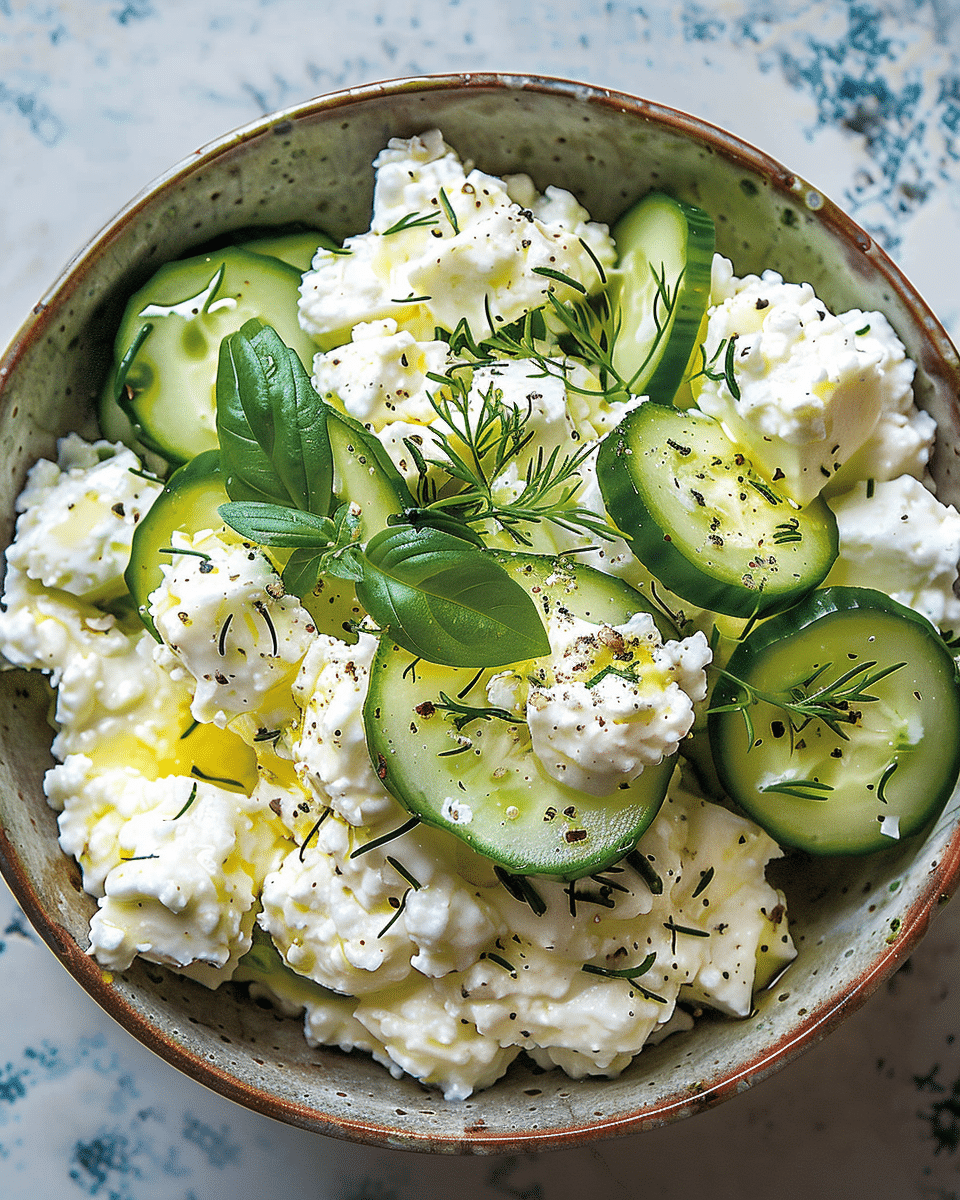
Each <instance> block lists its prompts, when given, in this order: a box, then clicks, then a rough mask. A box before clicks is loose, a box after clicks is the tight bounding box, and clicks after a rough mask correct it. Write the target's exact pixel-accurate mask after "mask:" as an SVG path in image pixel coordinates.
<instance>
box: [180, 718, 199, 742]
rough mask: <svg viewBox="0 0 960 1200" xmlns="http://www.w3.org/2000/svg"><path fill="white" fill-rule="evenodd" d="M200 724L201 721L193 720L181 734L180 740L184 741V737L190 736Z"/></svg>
mask: <svg viewBox="0 0 960 1200" xmlns="http://www.w3.org/2000/svg"><path fill="white" fill-rule="evenodd" d="M199 724H200V722H199V721H191V722H190V724H189V725H188V726H187V727H186V729H185V730H184V731H183V733H181V734H180V741H181V742H182V741H183V739H184V738H188V737H189V736H190V734H191V733H193V731H194V730H195V729H196V727H197V726H198V725H199Z"/></svg>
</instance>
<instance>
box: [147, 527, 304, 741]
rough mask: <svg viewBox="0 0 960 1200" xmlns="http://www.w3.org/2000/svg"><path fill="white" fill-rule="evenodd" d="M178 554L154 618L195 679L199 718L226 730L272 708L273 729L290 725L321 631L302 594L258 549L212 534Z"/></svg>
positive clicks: (156, 596) (177, 541)
mask: <svg viewBox="0 0 960 1200" xmlns="http://www.w3.org/2000/svg"><path fill="white" fill-rule="evenodd" d="M173 549H174V550H175V551H179V553H175V554H173V555H172V556H171V557H172V558H173V560H174V561H173V562H172V563H171V564H170V565H169V566H168V565H165V566H164V567H163V568H162V569H163V577H164V578H163V584H162V586H161V587H159V588H157V590H156V591H155V592H153V593H152V594H151V596H150V616H151V618H152V619H153V623H154V626H155V627H156V630H157V632H158V633H159V635H160V637H161V638H162V639H163V644H164V646H165V647H166V648H167V650H168V651H169V652H170V654H171V655H173V656H174V659H175V661H176V663H178V664H179V665H180V666H181V667H182V668H183V669H184V670H185V671H186V672H187V673H188V674H189V675H191V676H192V677H193V680H194V681H195V689H194V696H193V704H192V705H191V711H192V713H193V716H194V718H195V719H196V720H197V721H201V722H207V721H213V722H214V724H216V725H220V726H224V725H226V724H227V722H228V721H230V720H231V719H232V718H233V717H236V716H237V715H238V714H240V713H253V712H256V711H257V710H264V713H263V715H265V716H266V718H267V725H268V726H271V725H273V724H276V723H277V721H281V722H282V720H283V719H284V716H285V715H286V712H287V711H288V710H289V708H290V704H289V692H290V686H291V684H292V682H293V679H294V678H295V676H296V672H297V669H298V667H299V664H300V660H301V659H302V658H303V656H304V654H306V652H307V649H308V647H309V645H310V643H311V641H312V640H313V637H314V634H315V632H316V630H315V628H314V626H313V623H312V620H311V618H310V615H309V614H308V613H307V611H306V610H305V609H304V608H303V607H302V605H301V604H300V601H299V600H298V599H297V598H296V597H295V596H286V595H285V594H284V589H283V584H282V583H281V582H280V577H279V576H278V575H277V573H276V571H275V570H274V568H273V566H272V565H271V564H270V562H269V561H268V559H267V558H266V556H265V555H264V554H263V552H262V551H261V550H259V549H258V548H256V547H251V546H250V545H247V544H245V543H235V542H226V541H224V540H223V538H222V537H221V536H220V535H219V534H217V533H215V532H213V531H210V530H205V531H203V532H202V533H200V534H198V535H196V536H194V537H193V538H187V537H184V536H182V535H177V536H176V537H175V538H174V540H173ZM271 698H272V699H273V701H274V703H273V705H271V702H270V701H271ZM272 708H276V709H277V710H278V711H277V712H274V711H272Z"/></svg>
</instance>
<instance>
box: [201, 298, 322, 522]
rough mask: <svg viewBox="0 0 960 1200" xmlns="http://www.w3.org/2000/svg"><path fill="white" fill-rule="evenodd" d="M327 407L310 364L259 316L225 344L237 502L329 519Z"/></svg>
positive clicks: (226, 431) (220, 388)
mask: <svg viewBox="0 0 960 1200" xmlns="http://www.w3.org/2000/svg"><path fill="white" fill-rule="evenodd" d="M324 409H325V404H324V401H323V400H322V399H321V398H320V396H319V395H318V394H317V392H316V391H315V390H314V388H313V385H312V384H311V383H310V377H309V375H307V373H306V371H305V370H304V368H303V364H302V363H301V362H300V359H299V358H298V357H297V355H296V353H295V352H294V351H293V350H290V349H289V348H288V347H287V346H285V345H284V343H283V341H282V340H281V339H280V337H279V336H278V335H277V334H276V333H275V331H274V330H273V329H271V328H270V326H269V325H264V324H263V323H262V322H260V321H258V320H256V319H254V320H250V321H247V322H246V323H245V324H244V325H243V326H242V327H241V328H240V329H239V330H237V331H236V332H235V333H232V334H229V335H228V336H227V337H225V338H224V339H223V341H222V342H221V343H220V360H219V365H218V369H217V436H218V438H219V441H220V465H221V469H222V471H223V478H224V481H225V484H226V489H227V495H228V496H229V497H230V499H231V501H243V502H250V501H253V502H265V503H270V504H276V505H281V506H284V507H290V508H293V509H299V510H301V511H303V512H304V513H310V514H314V515H318V516H324V515H326V513H328V512H329V510H330V506H331V498H332V494H333V456H332V453H331V450H330V438H329V435H328V433H327V422H326V419H325V415H324Z"/></svg>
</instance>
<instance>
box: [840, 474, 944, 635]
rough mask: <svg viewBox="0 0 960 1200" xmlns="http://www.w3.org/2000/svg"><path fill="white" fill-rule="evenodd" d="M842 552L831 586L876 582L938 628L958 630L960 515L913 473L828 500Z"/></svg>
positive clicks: (869, 584)
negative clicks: (957, 591)
mask: <svg viewBox="0 0 960 1200" xmlns="http://www.w3.org/2000/svg"><path fill="white" fill-rule="evenodd" d="M828 502H829V504H830V507H831V508H832V509H833V511H834V513H835V515H836V518H837V527H838V529H839V532H840V554H839V556H838V558H837V561H836V562H835V563H834V564H833V566H832V567H831V569H830V574H829V575H828V576H827V578H826V580H825V583H826V584H828V585H829V584H844V585H848V586H853V587H858V586H859V587H875V588H879V589H880V590H881V591H884V592H886V593H887V594H888V595H890V596H892V597H893V598H894V600H898V601H899V602H900V603H901V604H904V605H906V606H907V607H908V608H913V609H916V611H917V612H919V613H922V614H923V615H924V616H925V617H926V618H927V619H928V620H929V621H932V622H933V624H934V625H936V626H938V627H939V628H940V629H949V630H960V600H958V599H957V596H956V592H955V585H956V582H957V563H958V560H960V514H958V513H957V510H956V509H955V508H954V507H953V505H952V504H950V505H945V504H941V503H940V501H939V500H938V499H937V498H936V496H934V495H933V494H932V493H931V492H930V491H928V489H927V488H925V487H924V486H923V484H922V483H921V482H920V481H919V480H918V479H915V478H914V477H913V476H912V475H901V476H900V477H899V478H898V479H891V480H883V481H880V482H877V483H875V484H872V485H871V484H868V483H866V482H862V483H858V484H857V485H856V486H855V487H853V488H851V489H850V491H848V492H843V493H842V494H841V495H839V496H831V497H830V498H829V501H828Z"/></svg>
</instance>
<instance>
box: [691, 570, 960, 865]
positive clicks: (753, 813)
mask: <svg viewBox="0 0 960 1200" xmlns="http://www.w3.org/2000/svg"><path fill="white" fill-rule="evenodd" d="M870 638H873V639H874V640H873V641H870V640H868V639H870ZM884 640H885V641H886V642H887V649H886V652H884V650H883V643H884ZM791 647H793V649H794V651H795V653H796V656H797V664H796V671H795V673H794V674H793V676H792V678H793V679H794V680H799V679H801V678H803V677H805V676H808V675H809V674H810V672H811V671H812V670H813V666H814V665H815V664H816V663H818V662H822V661H825V660H826V661H831V662H836V663H837V672H836V674H839V673H840V672H841V671H843V670H846V669H848V668H849V667H850V666H851V665H855V663H856V659H855V658H854V657H852V656H853V655H855V654H856V655H858V656H859V657H860V659H861V661H874V660H875V661H876V662H877V669H880V668H881V667H883V666H885V665H888V664H891V663H894V662H901V661H904V662H906V664H907V665H906V666H905V667H903V668H901V670H900V671H897V672H894V673H893V674H892V675H890V676H888V677H887V679H885V680H881V681H879V682H878V683H877V684H876V685H874V687H872V688H871V689H870V692H871V694H874V695H878V696H879V700H878V701H877V702H874V703H878V704H889V705H890V706H891V707H892V706H893V703H894V701H896V702H897V708H896V709H895V711H896V712H897V713H898V715H900V714H905V715H904V716H903V717H902V719H903V720H906V719H908V718H909V716H910V715H911V714H913V716H914V717H915V719H921V720H922V722H923V727H924V733H923V737H922V739H921V741H920V742H919V744H918V745H917V746H916V747H915V748H913V747H911V746H907V747H902V746H901V747H897V746H896V743H895V742H893V743H892V744H893V746H894V749H893V750H892V751H891V750H890V749H889V748H890V745H891V742H889V741H888V742H887V743H886V747H887V750H886V751H884V752H883V753H877V747H876V746H871V743H870V740H869V734H868V733H866V732H863V731H862V730H861V729H860V727H859V726H851V728H850V730H849V733H848V737H849V741H847V742H842V741H841V740H840V739H837V738H836V736H835V735H832V734H830V732H829V730H826V728H825V727H823V726H822V725H821V723H820V722H811V723H810V724H809V725H808V726H807V728H806V729H805V730H803V731H802V734H801V736H802V738H803V739H804V741H805V743H806V745H805V748H804V751H802V753H804V754H806V755H807V756H808V758H810V757H812V758H815V759H818V760H819V761H820V763H821V764H823V763H824V762H825V761H826V759H827V758H829V759H830V761H831V762H833V761H834V760H833V756H832V755H830V752H829V749H827V747H831V746H834V745H835V748H837V749H839V750H840V752H841V757H840V758H839V759H837V760H836V761H837V762H843V756H848V759H847V760H848V762H849V763H850V767H849V771H850V775H849V776H848V780H847V783H846V786H844V785H843V783H842V781H841V779H840V777H839V776H837V777H835V780H834V787H835V790H834V792H831V793H827V794H826V795H827V798H826V799H824V800H806V799H800V798H797V797H791V796H786V795H783V794H777V793H766V794H764V793H762V792H760V791H759V787H758V783H757V780H758V777H759V776H760V774H761V772H763V771H764V768H765V767H767V765H768V764H769V772H768V773H772V774H774V775H776V773H777V771H778V770H782V768H783V767H784V766H785V765H786V763H787V762H788V761H790V758H791V756H790V753H789V748H788V746H787V749H786V753H784V752H782V751H780V752H778V746H779V745H780V744H784V743H786V739H787V737H788V736H789V734H787V735H784V736H782V737H780V738H776V737H771V733H772V731H773V730H772V721H773V720H776V719H782V721H783V722H784V724H785V723H786V719H787V718H786V714H784V713H783V712H782V711H780V710H779V709H774V708H772V707H771V706H769V705H767V704H765V703H764V702H762V701H761V702H759V703H758V704H757V705H755V706H753V708H752V714H753V720H754V725H755V738H756V739H759V741H757V740H755V741H754V744H753V746H752V747H749V746H748V745H747V737H746V727H745V725H744V722H743V718H742V716H741V715H740V714H739V713H736V712H734V713H720V712H716V711H711V712H710V715H709V717H708V734H709V739H710V745H711V749H712V754H713V760H714V762H715V764H716V767H717V772H718V774H719V776H720V780H721V782H722V784H723V786H724V788H725V790H726V792H727V794H728V795H729V796H730V797H731V798H732V799H733V800H734V801H736V802H737V803H738V804H739V805H740V806H741V807H742V808H743V809H744V811H746V812H747V814H748V815H749V816H750V817H752V819H753V820H755V821H756V822H757V823H758V824H759V825H761V826H762V827H763V828H764V829H765V830H766V831H767V832H768V833H769V834H770V836H771V837H773V838H774V839H775V840H777V841H778V842H780V844H781V845H785V846H792V847H794V848H796V849H799V850H803V851H806V852H807V853H809V854H813V855H863V854H871V853H875V852H877V851H880V850H885V849H887V850H889V849H890V848H891V847H892V846H896V845H898V844H899V842H898V840H897V839H892V838H890V837H888V836H885V835H883V834H881V833H880V822H879V821H878V820H877V818H878V817H879V816H880V815H884V816H898V817H899V820H900V828H899V832H900V840H902V839H904V838H907V837H910V836H912V835H914V834H916V833H919V832H920V831H921V830H922V829H923V828H925V827H926V826H927V825H928V824H929V822H930V821H931V820H933V819H934V818H935V817H936V816H937V814H938V813H939V812H940V811H941V810H942V808H943V806H944V804H945V803H946V802H947V800H948V799H949V797H950V795H951V793H952V792H953V790H954V788H955V786H956V783H957V779H958V777H960V675H958V671H957V665H956V663H955V662H954V659H953V657H952V655H951V654H950V651H949V650H948V648H947V647H946V646H945V644H944V643H943V641H942V639H941V638H940V636H939V634H938V633H937V631H936V630H935V629H934V628H933V626H932V625H931V624H930V623H929V622H928V621H927V620H926V619H925V618H924V617H922V616H921V615H920V614H919V613H916V612H914V611H913V610H912V609H909V608H905V607H904V606H903V605H901V604H898V603H897V602H896V601H895V600H892V599H891V598H890V597H889V596H887V595H885V594H884V593H882V592H877V591H874V590H872V589H870V588H852V587H829V588H822V589H820V590H818V591H815V592H813V593H811V594H810V595H809V596H808V597H807V598H806V599H805V600H804V601H802V602H801V603H800V604H799V605H797V606H796V607H795V608H793V609H790V610H789V611H787V612H784V613H781V614H779V615H778V616H775V617H773V618H771V619H770V620H769V621H766V622H764V623H763V624H761V625H759V626H758V627H757V628H756V629H755V630H754V631H753V633H751V634H750V635H749V636H748V637H747V638H746V639H745V640H744V641H743V642H741V643H740V645H739V646H738V648H737V649H736V651H735V652H734V654H733V655H732V656H731V659H730V662H729V664H728V667H727V669H728V670H729V671H730V672H731V674H733V675H736V676H737V677H738V678H740V679H743V680H745V681H746V682H752V683H754V684H756V685H758V686H761V685H760V682H759V677H760V675H761V673H762V672H763V671H764V669H766V670H767V671H772V672H774V673H775V674H776V676H777V678H776V681H772V682H766V686H765V688H764V690H767V691H770V692H774V693H776V692H777V691H778V690H779V691H781V692H783V691H785V689H786V688H787V687H788V686H789V685H790V683H791V678H789V677H788V676H789V671H788V670H787V669H786V668H785V665H784V660H785V659H786V658H787V657H788V656H789V655H790V654H791V652H792V651H791ZM811 648H812V649H811ZM875 648H876V649H875ZM867 655H869V656H870V658H869V659H867ZM765 664H766V666H765ZM836 674H834V673H833V672H826V673H825V675H824V678H825V679H826V680H829V679H831V678H836ZM916 693H920V694H921V695H922V698H923V699H922V702H921V701H917V700H916V699H915V695H916ZM740 694H741V692H740V689H739V688H738V687H737V685H736V684H735V683H733V682H732V681H731V680H729V679H726V678H721V679H720V680H719V681H718V682H717V684H716V686H715V688H714V690H713V694H712V697H711V701H710V708H711V710H715V709H717V708H720V707H721V706H723V705H726V704H731V703H734V702H736V701H737V699H738V698H739V696H740ZM869 708H870V705H867V704H865V705H864V706H863V710H864V716H865V718H866V719H865V720H864V722H863V723H864V726H865V727H869V726H870V724H871V722H870V713H869V712H867V711H866V710H868V709H869ZM816 727H819V729H820V732H819V733H818V732H817V728H816ZM890 737H891V738H893V737H894V732H891V733H890ZM815 739H819V741H816V740H815ZM809 747H812V748H813V754H812V756H811V755H809V754H808V748H809ZM871 751H873V753H872V754H871ZM888 752H889V753H888ZM888 757H889V758H890V759H891V761H892V759H893V758H896V760H897V762H898V766H897V769H896V770H895V771H894V772H893V774H892V775H891V776H890V778H889V780H888V781H887V783H886V785H885V788H884V795H885V799H886V804H884V803H881V802H878V801H877V800H876V798H875V797H876V784H877V782H878V781H879V777H880V775H881V774H882V773H883V768H884V764H885V763H886V761H887V758H888ZM778 760H779V761H778ZM794 761H795V762H796V764H797V769H798V770H799V771H800V775H799V776H798V777H800V778H804V777H807V772H806V771H805V770H804V769H803V768H804V766H805V765H811V764H810V763H808V764H804V762H803V761H802V759H799V760H794ZM858 767H859V768H860V769H861V771H862V776H861V780H858V779H856V778H854V775H855V774H856V770H857V768H858ZM871 770H872V772H873V774H872V775H870V771H871ZM868 776H869V777H870V782H871V783H872V784H873V785H874V787H873V790H872V791H871V790H869V789H867V788H866V787H865V786H864V785H863V784H862V779H865V778H867V777H868Z"/></svg>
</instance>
